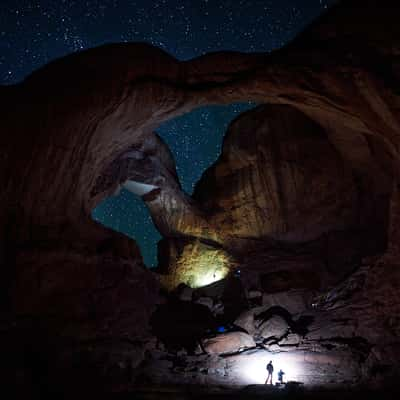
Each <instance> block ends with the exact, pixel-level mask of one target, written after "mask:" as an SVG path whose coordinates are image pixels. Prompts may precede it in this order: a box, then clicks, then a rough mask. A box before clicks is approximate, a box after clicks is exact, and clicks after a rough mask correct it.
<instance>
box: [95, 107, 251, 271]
mask: <svg viewBox="0 0 400 400" xmlns="http://www.w3.org/2000/svg"><path fill="white" fill-rule="evenodd" d="M254 107H255V104H254V103H250V102H249V103H236V104H231V105H219V106H216V105H215V106H207V107H201V108H198V109H196V110H193V111H192V112H190V113H188V114H185V115H182V116H180V117H177V118H175V119H172V120H169V121H167V122H165V123H164V124H163V125H161V126H160V127H159V128H158V129H157V130H156V131H157V133H158V134H159V135H160V136H161V137H162V138H163V139H164V141H165V142H166V143H167V144H168V146H169V148H170V149H171V151H172V153H173V155H174V158H175V162H176V168H177V173H178V177H179V180H180V182H181V185H182V188H183V190H184V191H185V192H187V193H189V194H191V193H192V192H193V189H194V186H195V184H196V182H197V181H198V180H199V179H200V177H201V175H202V174H203V172H204V171H205V170H206V169H207V168H208V167H210V166H211V165H212V164H213V163H214V162H215V161H216V159H217V158H218V156H219V155H220V153H221V145H222V139H223V137H224V134H225V132H226V130H227V128H228V125H229V123H230V122H231V121H232V120H233V119H234V118H236V117H237V116H238V115H239V114H240V113H242V112H244V111H246V110H249V109H251V108H254ZM92 216H93V218H94V219H95V220H96V221H98V222H100V223H101V224H103V225H105V226H108V227H109V228H112V229H114V230H116V231H118V232H121V233H123V234H125V235H127V236H129V237H131V238H133V239H135V240H136V242H137V243H138V244H139V246H140V249H141V253H142V256H143V259H144V262H145V264H146V265H147V266H148V267H154V266H156V265H157V242H158V241H159V240H160V239H161V235H160V233H159V232H158V231H157V229H156V228H155V226H154V224H153V222H152V220H151V217H150V215H149V212H148V209H147V207H146V206H145V204H144V203H143V201H142V200H141V199H140V198H139V197H138V196H135V195H134V194H132V193H130V192H128V191H127V190H125V189H122V190H121V192H120V194H119V195H118V196H112V197H109V198H107V199H105V200H104V201H103V202H102V203H100V204H99V205H98V206H97V207H96V208H95V209H94V210H93V212H92Z"/></svg>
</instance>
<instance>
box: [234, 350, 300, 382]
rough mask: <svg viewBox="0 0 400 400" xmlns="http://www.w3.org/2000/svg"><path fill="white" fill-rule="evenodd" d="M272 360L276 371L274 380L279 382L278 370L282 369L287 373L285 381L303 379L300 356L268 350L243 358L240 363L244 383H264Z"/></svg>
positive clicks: (273, 376)
mask: <svg viewBox="0 0 400 400" xmlns="http://www.w3.org/2000/svg"><path fill="white" fill-rule="evenodd" d="M269 361H272V364H273V366H274V372H273V375H272V382H273V384H275V383H276V382H278V372H279V370H280V369H282V371H283V372H284V373H285V375H284V376H283V381H284V382H287V381H298V380H300V381H301V380H302V375H303V374H302V370H301V366H300V362H299V357H296V356H294V355H290V354H285V353H280V354H273V353H269V352H267V351H265V352H260V353H257V354H253V355H252V356H251V357H248V358H247V359H245V360H243V362H242V363H241V365H240V369H241V372H242V380H243V383H244V384H262V383H265V380H266V379H267V375H268V373H267V370H266V365H267V364H268V362H269Z"/></svg>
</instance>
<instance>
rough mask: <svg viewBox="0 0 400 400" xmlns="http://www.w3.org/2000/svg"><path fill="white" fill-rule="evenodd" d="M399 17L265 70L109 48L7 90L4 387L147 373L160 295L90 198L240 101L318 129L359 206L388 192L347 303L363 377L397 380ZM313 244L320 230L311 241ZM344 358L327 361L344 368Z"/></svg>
mask: <svg viewBox="0 0 400 400" xmlns="http://www.w3.org/2000/svg"><path fill="white" fill-rule="evenodd" d="M397 15H398V9H397V5H396V4H394V3H393V2H391V1H389V0H387V1H380V2H377V1H376V0H364V1H362V2H361V1H359V0H353V1H348V2H344V3H343V4H342V5H339V6H337V7H335V8H334V9H333V10H332V12H330V13H329V14H328V15H327V16H326V17H324V18H322V19H321V21H319V22H318V23H315V24H314V25H313V26H312V27H311V28H310V29H308V30H307V31H306V32H305V33H304V34H302V35H300V36H299V37H298V39H296V40H295V41H294V42H293V43H291V44H290V45H289V46H286V47H285V48H283V49H281V50H280V51H278V52H275V53H273V54H270V55H267V54H256V55H248V54H247V55H244V54H229V57H226V54H214V55H207V56H204V57H200V58H198V59H195V60H192V61H189V62H182V63H179V62H177V61H176V60H174V59H173V58H172V57H170V56H169V55H167V54H165V53H164V52H162V51H160V50H158V49H155V48H152V47H151V46H148V45H143V44H119V45H108V46H103V47H100V48H97V49H92V50H89V51H85V52H81V53H77V54H75V55H72V56H69V57H66V58H64V59H60V60H57V61H55V62H53V63H51V64H49V65H48V66H46V67H45V68H42V69H41V70H39V71H37V72H35V73H34V74H32V76H30V77H29V78H28V79H26V80H25V81H24V82H22V83H21V84H19V85H16V86H14V87H8V88H1V90H0V110H1V121H2V122H1V129H2V132H1V133H2V134H1V135H0V144H1V148H2V157H1V158H0V178H1V182H2V188H3V189H2V191H1V193H0V204H1V211H0V227H1V228H0V260H1V268H2V271H3V276H2V279H1V281H2V291H1V292H2V301H1V307H2V310H4V314H3V315H4V319H3V322H2V324H3V326H2V339H3V340H2V355H3V359H4V360H5V361H6V362H7V365H9V366H10V367H9V368H8V371H9V376H7V375H3V377H4V376H6V377H8V378H10V379H9V382H12V383H14V384H18V385H19V386H20V387H25V388H27V391H29V390H30V389H32V388H33V389H34V388H35V387H38V386H40V385H42V384H45V383H46V381H49V380H51V381H53V383H54V385H55V386H56V387H68V386H69V387H70V388H71V387H74V383H76V381H75V380H74V379H76V380H77V381H79V380H81V382H82V383H84V384H86V386H88V387H90V388H91V389H93V388H96V387H97V388H103V387H114V388H115V387H118V385H119V383H120V382H121V381H123V382H126V380H129V379H128V378H127V376H129V373H130V372H129V371H131V369H132V368H134V367H136V366H137V362H139V361H140V360H141V359H142V358H143V353H144V349H145V346H144V343H145V342H146V341H147V340H148V334H147V332H146V330H147V328H148V325H147V321H148V318H149V315H150V313H151V311H152V309H154V306H155V303H156V302H157V301H158V299H157V295H155V294H156V293H157V287H158V286H157V284H156V283H155V282H154V279H153V278H152V276H151V274H150V273H149V272H148V271H146V270H144V269H143V266H142V263H141V261H140V257H139V254H138V252H137V251H134V250H132V249H134V244H133V242H132V241H130V240H128V239H126V238H123V237H122V236H121V235H118V234H116V233H114V232H111V231H109V230H106V229H105V228H103V227H101V226H99V225H97V224H96V223H95V222H93V221H92V220H91V218H90V212H91V210H92V209H93V207H94V206H95V205H96V204H98V202H99V201H101V200H102V199H103V198H105V197H106V196H108V195H110V194H111V193H113V192H114V191H115V190H116V189H117V188H118V186H119V185H120V184H121V179H120V178H121V175H120V174H119V173H116V174H115V176H114V175H113V174H111V175H112V176H111V179H108V180H107V179H104V181H105V182H108V184H107V185H105V186H102V185H99V182H102V176H106V175H107V174H109V171H110V170H112V165H113V163H115V162H116V160H121V159H123V156H124V154H126V153H128V152H129V151H132V149H135V148H142V147H143V144H144V143H145V142H146V137H148V136H149V135H150V134H151V132H152V131H153V129H154V128H155V127H156V126H157V125H158V124H160V123H161V122H163V121H165V120H168V119H170V118H173V117H175V116H176V115H179V114H182V113H185V112H188V111H189V110H191V109H193V108H194V107H196V106H200V105H206V104H216V103H220V104H227V103H231V102H236V101H243V100H246V101H247V100H252V101H255V102H258V103H274V104H287V105H291V106H292V107H294V108H296V109H297V110H299V111H300V112H301V113H302V114H304V115H306V116H307V117H308V118H309V119H311V120H312V121H314V123H316V124H318V125H319V126H320V127H321V129H322V130H323V131H324V132H325V134H326V135H327V137H328V138H329V142H330V143H331V144H332V145H333V146H334V147H335V149H336V151H337V152H338V153H339V154H340V157H341V158H342V159H343V160H345V161H346V163H345V165H348V166H350V167H351V169H352V172H353V174H357V175H358V176H361V177H365V179H366V180H362V182H363V184H362V188H363V190H364V191H365V192H366V193H367V194H368V193H370V191H369V189H370V187H371V188H374V189H375V188H377V187H381V186H380V185H381V184H383V187H385V188H386V187H387V184H388V182H390V181H393V182H394V184H393V187H394V190H393V196H392V199H391V207H390V212H389V215H388V221H389V224H388V225H389V227H390V228H389V230H388V240H389V244H390V246H389V250H388V253H387V254H386V255H385V256H384V257H383V258H381V259H380V260H378V261H374V262H373V263H372V262H371V263H370V265H369V268H368V269H367V272H366V277H365V281H366V285H365V287H363V289H362V290H361V289H360V291H361V292H360V291H359V292H358V294H357V293H356V294H350V295H349V297H345V298H344V300H343V301H345V302H347V303H346V304H348V305H349V307H350V308H349V310H350V311H352V312H353V314H352V315H353V316H354V319H355V322H356V323H357V324H358V323H360V322H362V324H361V323H360V324H359V326H361V327H362V329H361V328H360V329H361V330H360V334H362V335H363V339H364V340H366V341H367V342H368V344H369V346H371V347H372V348H373V350H372V353H371V354H372V356H371V358H369V359H368V360H369V363H370V364H369V367H371V371H373V370H374V367H379V366H382V365H383V364H384V363H385V361H386V360H389V366H390V368H392V369H391V372H392V373H393V375H395V374H396V373H398V369H397V370H396V368H398V359H399V358H398V357H397V358H396V354H397V352H396V349H397V348H398V335H397V333H396V329H395V328H396V326H397V325H396V321H398V319H397V318H398V315H399V309H398V308H399V307H398V304H399V302H398V298H397V294H398V292H399V287H400V285H399V281H398V271H399V268H398V242H399V238H398V234H397V233H398V232H397V229H396V226H397V225H398V224H397V219H398V208H399V203H398V167H399V147H400V140H399V137H400V127H399V118H398V109H399V98H398V91H397V87H398V84H399V78H400V64H399V62H398V54H399V48H400V40H399V38H400V27H399V24H398V21H397ZM383 27H384V28H383ZM161 157H162V156H161ZM146 179H147V178H146ZM368 179H369V180H368ZM344 182H346V180H344V181H343V182H342V184H344ZM340 187H343V186H340V185H339V186H338V188H340ZM358 190H359V188H358ZM372 192H373V193H374V194H376V193H381V192H379V191H378V192H376V191H375V190H374V191H372ZM384 193H386V192H384ZM155 195H157V193H153V196H155ZM158 195H161V196H162V190H161V191H160V192H159V193H158ZM174 196H175V195H174ZM185 201H187V200H186V199H185ZM188 203H190V202H189V201H188ZM339 203H340V202H339ZM344 203H345V204H348V203H347V202H346V201H345V202H344ZM368 204H369V203H368V202H367V204H366V205H367V206H368ZM372 204H375V202H372ZM189 208H190V207H189ZM278 209H279V208H278ZM189 211H190V212H188V214H189V215H193V213H192V211H191V210H189ZM328 215H331V214H329V213H328ZM363 215H368V213H365V214H363ZM197 218H198V217H197V216H196V219H197ZM200 218H203V215H202V214H200ZM349 220H351V218H350V219H349ZM349 220H348V219H347V217H346V218H343V219H342V220H341V221H342V222H344V221H346V223H347V222H348V221H349ZM377 220H378V221H379V220H380V219H379V218H378V219H377ZM377 220H376V219H372V220H371V225H372V228H374V227H375V226H376V224H377ZM285 221H286V220H285ZM294 221H296V219H294ZM327 222H329V224H332V219H330V218H328V219H327ZM333 225H335V224H333ZM160 226H161V224H160ZM165 226H167V227H168V229H170V226H172V224H171V222H169V221H167V223H166V224H165ZM272 226H279V224H272ZM317 228H318V229H317ZM179 229H181V228H179ZM323 230H324V228H323V224H322V223H321V224H318V223H315V224H314V228H313V231H314V232H317V231H319V232H321V231H323ZM267 231H268V232H271V231H272V230H271V229H269V230H267ZM279 232H281V229H279ZM299 232H300V233H299ZM303 234H304V232H301V230H300V231H298V232H296V235H297V236H298V235H303ZM311 236H312V235H311ZM144 282H146V284H144ZM348 282H350V281H348ZM382 288H383V289H384V290H383V289H382ZM360 293H362V296H361V295H360ZM364 300H365V301H364ZM355 309H357V310H358V311H357V313H356V312H354V310H355ZM328 312H329V311H328ZM382 315H385V318H384V320H382V318H381V316H382ZM361 332H362V333H361ZM117 343H118V344H117ZM17 350H18V351H17ZM343 354H344V356H343V357H341V358H340V357H338V358H336V360H339V361H340V360H342V361H343V360H348V358H349V353H346V352H345V353H343ZM76 363H78V364H79V366H80V368H81V369H77V368H76ZM393 366H394V367H393ZM375 370H376V369H375ZM15 371H18V373H15ZM73 371H75V374H73V376H74V379H72V375H71V374H72V372H73ZM380 371H382V369H381V370H380ZM63 376H64V377H65V379H66V381H67V382H65V381H64V382H62V378H63ZM99 377H106V378H107V379H101V380H100V379H99ZM90 379H92V380H90ZM29 382H30V384H29ZM47 383H48V382H47ZM83 386H84V385H83ZM83 386H80V388H82V387H83Z"/></svg>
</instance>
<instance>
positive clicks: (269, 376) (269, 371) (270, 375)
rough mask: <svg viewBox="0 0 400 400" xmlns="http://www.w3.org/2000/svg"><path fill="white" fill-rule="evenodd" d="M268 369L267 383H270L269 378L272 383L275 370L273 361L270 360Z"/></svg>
mask: <svg viewBox="0 0 400 400" xmlns="http://www.w3.org/2000/svg"><path fill="white" fill-rule="evenodd" d="M267 371H268V376H267V380H266V381H265V384H267V383H268V379H269V381H270V384H271V385H272V373H273V372H274V366H273V365H272V361H270V362H269V363H268V364H267Z"/></svg>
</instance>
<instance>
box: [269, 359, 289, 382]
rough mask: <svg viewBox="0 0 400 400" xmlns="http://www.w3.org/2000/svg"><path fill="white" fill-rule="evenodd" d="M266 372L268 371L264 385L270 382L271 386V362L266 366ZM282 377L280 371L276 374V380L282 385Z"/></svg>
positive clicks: (272, 370) (272, 368) (272, 369)
mask: <svg viewBox="0 0 400 400" xmlns="http://www.w3.org/2000/svg"><path fill="white" fill-rule="evenodd" d="M267 371H268V376H267V380H266V381H265V384H267V383H268V381H270V384H271V385H272V373H273V372H274V366H273V365H272V361H270V362H269V363H268V364H267ZM283 375H285V373H284V372H283V371H282V370H280V371H279V372H278V380H279V382H280V383H281V384H282V383H283Z"/></svg>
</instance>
